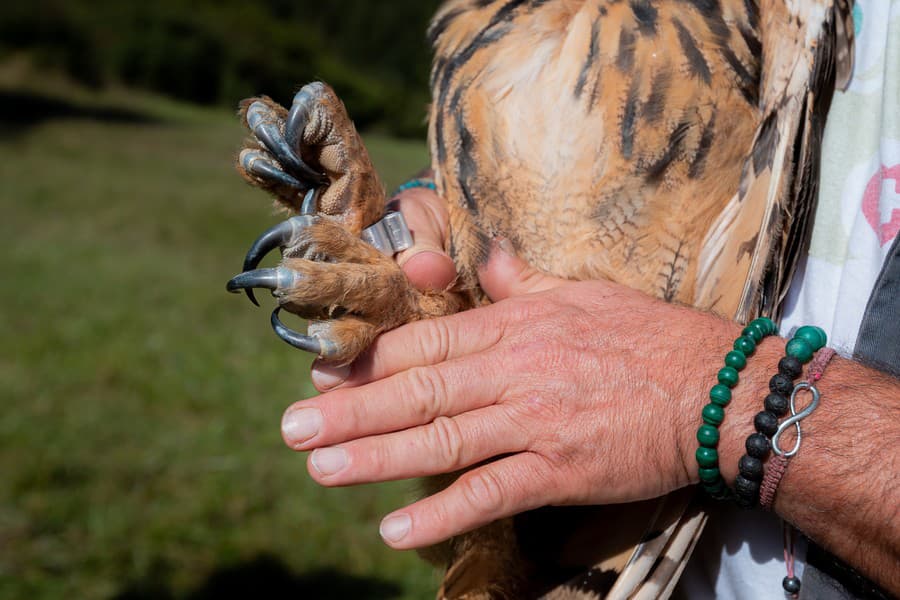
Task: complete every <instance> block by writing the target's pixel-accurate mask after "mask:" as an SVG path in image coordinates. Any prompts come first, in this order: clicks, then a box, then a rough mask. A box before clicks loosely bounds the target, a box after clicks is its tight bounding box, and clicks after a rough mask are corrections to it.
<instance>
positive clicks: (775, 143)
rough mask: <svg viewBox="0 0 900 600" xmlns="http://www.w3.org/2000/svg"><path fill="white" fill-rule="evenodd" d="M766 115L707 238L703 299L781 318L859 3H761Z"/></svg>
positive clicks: (740, 315) (804, 238)
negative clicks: (736, 187)
mask: <svg viewBox="0 0 900 600" xmlns="http://www.w3.org/2000/svg"><path fill="white" fill-rule="evenodd" d="M760 8H761V10H760V12H761V14H762V16H763V21H762V22H761V23H760V29H761V34H762V39H763V48H764V56H763V82H762V94H761V99H760V104H761V109H762V112H763V118H762V120H761V121H760V125H759V128H758V129H757V132H756V136H755V138H754V142H753V146H752V149H751V151H750V153H749V154H748V156H747V158H746V161H745V163H744V170H743V175H742V178H741V185H740V189H739V191H738V193H737V194H736V195H735V196H734V198H732V200H731V201H730V203H729V205H728V206H727V207H726V209H725V210H724V211H723V212H722V214H721V216H720V217H719V219H718V220H717V222H716V223H715V224H714V225H713V227H712V228H710V231H709V233H708V234H707V237H706V239H705V241H704V248H703V251H702V254H701V257H700V264H699V274H698V278H697V287H696V300H697V301H698V303H701V302H702V301H703V299H707V303H708V299H711V298H721V300H720V303H721V304H722V305H724V306H735V305H736V306H738V309H737V312H736V314H734V315H733V317H734V318H735V319H736V320H737V321H738V322H742V323H743V322H747V321H748V320H750V319H752V318H753V317H755V316H757V315H760V314H762V315H768V316H772V317H775V318H777V317H778V316H779V315H780V311H781V304H782V301H783V299H784V297H785V294H786V293H787V288H788V285H789V283H790V280H791V278H792V276H793V274H794V271H795V269H796V266H797V262H798V260H799V258H800V256H801V255H802V253H803V251H804V250H805V248H806V247H807V245H808V243H809V235H810V231H811V224H812V216H813V214H814V213H815V207H816V197H817V193H818V177H819V155H820V151H821V142H822V135H823V131H824V127H825V118H826V115H827V113H828V108H829V106H830V104H831V97H832V92H833V90H834V89H835V84H836V83H837V82H843V83H845V82H847V81H849V77H850V72H851V70H852V60H853V53H852V47H853V27H852V0H796V1H794V2H783V0H779V1H777V2H776V1H774V0H763V2H762V3H761V7H760Z"/></svg>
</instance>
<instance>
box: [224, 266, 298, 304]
mask: <svg viewBox="0 0 900 600" xmlns="http://www.w3.org/2000/svg"><path fill="white" fill-rule="evenodd" d="M299 275H300V274H299V273H297V272H296V271H291V270H290V269H285V268H284V267H278V268H276V269H256V270H254V271H245V272H243V273H241V274H239V275H235V276H234V277H232V278H231V280H230V281H229V282H228V283H227V284H225V289H226V290H228V291H229V292H231V293H232V294H239V293H241V291H242V290H250V289H251V288H264V289H268V290H272V291H275V290H279V289H285V288H289V287H292V286H293V285H294V284H295V283H296V281H297V278H298V277H299ZM248 295H249V294H248ZM250 300H252V301H253V303H254V304H256V305H257V306H259V303H257V302H256V298H255V297H254V296H252V295H250Z"/></svg>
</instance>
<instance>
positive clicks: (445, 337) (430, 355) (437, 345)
mask: <svg viewBox="0 0 900 600" xmlns="http://www.w3.org/2000/svg"><path fill="white" fill-rule="evenodd" d="M424 323H426V324H427V325H426V326H425V329H424V331H423V333H422V335H421V336H419V337H418V338H417V340H418V344H419V348H418V350H419V355H420V356H424V357H426V359H431V361H432V362H444V361H445V360H447V357H448V356H450V343H451V342H450V340H451V335H450V328H449V327H448V325H447V323H446V322H445V321H444V319H430V320H428V321H424Z"/></svg>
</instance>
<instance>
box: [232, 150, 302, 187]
mask: <svg viewBox="0 0 900 600" xmlns="http://www.w3.org/2000/svg"><path fill="white" fill-rule="evenodd" d="M240 161H241V166H242V167H244V170H245V171H247V172H248V173H253V174H254V175H256V176H257V177H260V178H262V179H272V180H275V181H277V182H278V183H280V184H282V185H286V186H288V187H289V188H293V189H295V190H298V191H300V192H306V191H307V190H308V189H309V186H308V185H304V184H303V183H302V182H301V181H299V180H298V179H297V178H295V177H293V176H292V175H289V174H288V173H285V172H284V171H282V170H281V167H279V166H278V165H277V164H275V163H274V162H273V161H272V160H271V159H270V157H269V156H267V155H266V154H264V153H263V152H262V151H261V150H243V151H242V152H241V156H240Z"/></svg>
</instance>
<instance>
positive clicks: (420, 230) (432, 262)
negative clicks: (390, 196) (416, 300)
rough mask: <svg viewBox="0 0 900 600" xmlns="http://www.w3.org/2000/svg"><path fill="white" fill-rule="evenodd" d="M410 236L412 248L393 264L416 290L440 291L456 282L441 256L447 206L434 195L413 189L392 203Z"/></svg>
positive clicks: (448, 262)
mask: <svg viewBox="0 0 900 600" xmlns="http://www.w3.org/2000/svg"><path fill="white" fill-rule="evenodd" d="M392 204H393V208H396V209H398V210H400V212H402V213H403V217H404V218H405V219H406V223H407V225H409V229H410V231H411V232H412V235H413V246H412V248H409V249H407V250H404V251H403V252H401V253H399V254H398V255H397V264H399V265H400V267H401V268H402V269H403V272H404V273H406V276H407V277H408V278H409V280H410V282H411V283H412V284H413V285H414V286H415V287H416V288H417V289H419V290H422V291H425V290H432V291H441V290H444V289H446V288H447V286H449V285H450V284H451V283H452V282H453V280H454V279H456V266H455V265H454V264H453V261H452V260H451V259H450V257H449V256H448V255H447V253H446V252H444V247H445V245H446V244H445V242H446V240H447V234H448V227H449V225H450V216H449V213H448V212H447V203H446V202H445V201H444V200H442V199H441V197H440V196H438V195H437V194H436V193H435V192H434V191H432V190H430V189H427V188H413V189H409V190H405V191H403V192H401V193H400V194H399V195H398V196H397V197H396V198H395V199H394V200H393V201H392Z"/></svg>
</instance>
